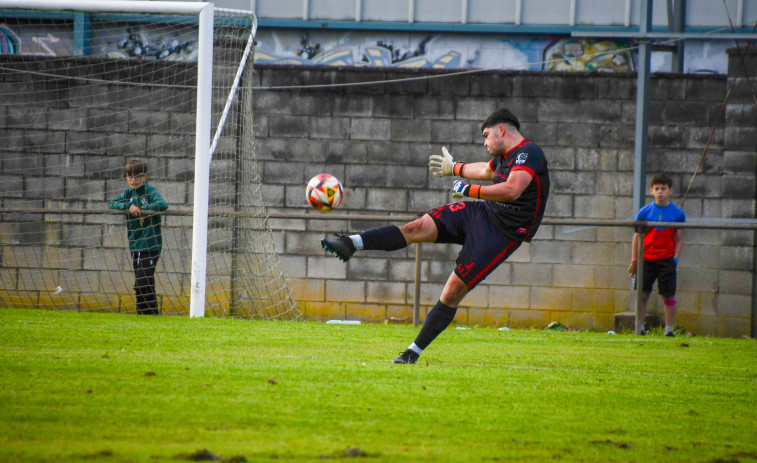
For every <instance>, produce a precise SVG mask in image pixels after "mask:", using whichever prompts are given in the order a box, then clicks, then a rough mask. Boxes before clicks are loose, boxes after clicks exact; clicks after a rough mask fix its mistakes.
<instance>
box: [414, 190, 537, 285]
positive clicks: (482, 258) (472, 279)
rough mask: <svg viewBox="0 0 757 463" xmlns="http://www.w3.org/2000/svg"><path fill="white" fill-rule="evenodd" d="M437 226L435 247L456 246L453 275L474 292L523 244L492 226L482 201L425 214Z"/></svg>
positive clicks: (461, 202) (442, 207)
mask: <svg viewBox="0 0 757 463" xmlns="http://www.w3.org/2000/svg"><path fill="white" fill-rule="evenodd" d="M428 215H430V216H431V218H432V219H433V220H434V223H435V224H436V230H437V233H438V236H437V238H436V242H437V243H456V244H461V245H462V246H463V248H462V249H461V250H460V253H459V254H458V255H457V261H456V262H457V266H456V267H455V274H456V275H457V276H458V277H460V279H461V280H463V282H464V283H465V284H466V285H467V286H468V289H473V288H474V287H475V286H476V285H477V284H479V283H480V282H482V281H483V280H484V279H485V278H486V277H487V275H489V274H490V273H491V272H493V271H494V269H496V268H497V266H499V264H501V263H502V262H504V261H505V260H507V258H508V257H510V255H511V254H512V253H513V252H515V250H516V249H518V247H519V246H520V245H521V243H523V239H522V237H518V235H516V233H514V232H513V233H510V232H507V231H504V230H502V229H501V228H500V227H497V226H495V225H494V224H493V223H492V221H491V220H490V218H489V213H488V212H487V209H486V208H485V207H484V203H483V202H481V201H460V202H456V203H450V204H446V205H444V206H441V207H439V208H436V209H434V210H432V211H430V212H429V213H428Z"/></svg>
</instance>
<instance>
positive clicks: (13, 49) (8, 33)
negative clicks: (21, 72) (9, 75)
mask: <svg viewBox="0 0 757 463" xmlns="http://www.w3.org/2000/svg"><path fill="white" fill-rule="evenodd" d="M20 50H21V41H20V39H19V38H18V35H16V33H15V32H13V29H11V28H10V27H8V26H7V25H5V24H0V53H1V54H6V55H15V54H17V53H20Z"/></svg>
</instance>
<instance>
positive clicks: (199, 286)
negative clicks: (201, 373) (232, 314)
mask: <svg viewBox="0 0 757 463" xmlns="http://www.w3.org/2000/svg"><path fill="white" fill-rule="evenodd" d="M199 16H200V30H199V37H198V40H197V42H198V44H199V47H198V52H197V119H196V128H197V130H196V133H195V185H194V207H193V215H192V279H191V286H192V291H191V300H190V303H189V316H190V317H203V316H205V285H206V281H207V280H206V275H207V251H208V195H209V192H210V114H211V103H212V91H213V4H212V3H209V4H206V5H205V7H204V8H202V10H200V15H199Z"/></svg>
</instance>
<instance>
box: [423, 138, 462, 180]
mask: <svg viewBox="0 0 757 463" xmlns="http://www.w3.org/2000/svg"><path fill="white" fill-rule="evenodd" d="M455 164H460V166H458V167H462V165H463V164H465V163H464V162H455V160H454V159H452V155H451V154H449V151H447V147H446V146H443V147H442V155H441V156H439V155H438V154H432V155H431V156H429V157H428V170H430V171H431V173H432V174H434V176H435V177H448V176H450V175H460V173H459V172H455V171H456V170H459V168H458V169H455Z"/></svg>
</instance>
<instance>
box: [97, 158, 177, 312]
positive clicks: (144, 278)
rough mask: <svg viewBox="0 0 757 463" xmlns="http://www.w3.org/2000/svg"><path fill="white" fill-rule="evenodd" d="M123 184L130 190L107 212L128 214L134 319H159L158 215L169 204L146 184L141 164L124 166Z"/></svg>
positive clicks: (119, 197)
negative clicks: (134, 296)
mask: <svg viewBox="0 0 757 463" xmlns="http://www.w3.org/2000/svg"><path fill="white" fill-rule="evenodd" d="M126 181H127V183H128V184H129V188H127V189H126V191H124V192H123V193H121V194H120V195H118V197H116V199H114V200H113V201H111V202H110V203H108V209H119V210H122V211H126V212H127V216H126V230H127V235H128V237H129V251H130V252H131V262H132V267H133V268H134V291H135V292H136V294H137V315H160V310H159V309H158V298H157V297H156V296H155V266H156V265H157V264H158V258H160V251H161V249H162V248H163V236H162V234H161V229H160V214H159V212H162V211H165V210H166V209H168V203H167V202H166V200H165V199H163V197H162V196H161V195H160V193H158V191H157V190H156V189H155V188H154V187H153V186H151V185H148V184H147V164H145V162H144V161H138V160H134V161H129V162H127V163H126Z"/></svg>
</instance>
